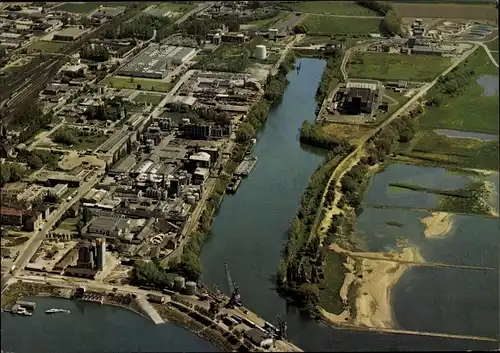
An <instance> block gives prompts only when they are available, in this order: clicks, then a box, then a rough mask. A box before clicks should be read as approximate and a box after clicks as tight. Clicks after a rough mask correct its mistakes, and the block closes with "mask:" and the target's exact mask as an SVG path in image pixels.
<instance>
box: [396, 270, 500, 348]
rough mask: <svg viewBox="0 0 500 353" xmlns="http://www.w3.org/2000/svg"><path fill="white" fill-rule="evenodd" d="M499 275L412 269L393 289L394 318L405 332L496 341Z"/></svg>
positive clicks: (478, 272) (494, 273)
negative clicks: (484, 338) (439, 333)
mask: <svg viewBox="0 0 500 353" xmlns="http://www.w3.org/2000/svg"><path fill="white" fill-rule="evenodd" d="M498 285H499V274H498V272H493V271H477V270H463V269H454V268H430V267H412V268H410V269H409V270H408V271H407V272H406V273H405V274H404V275H403V277H402V278H401V279H400V280H399V282H398V283H397V284H396V286H395V287H394V288H393V292H392V293H393V295H392V305H393V308H394V316H395V319H396V321H397V323H398V324H399V326H400V327H401V328H404V329H407V330H416V331H426V332H443V333H449V334H456V335H471V336H482V337H491V338H498V332H499V331H498V330H499V322H498V312H499V302H498V295H499V286H498Z"/></svg>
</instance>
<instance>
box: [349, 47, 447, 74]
mask: <svg viewBox="0 0 500 353" xmlns="http://www.w3.org/2000/svg"><path fill="white" fill-rule="evenodd" d="M450 64H451V63H450V59H448V58H442V57H436V56H428V55H420V56H418V55H400V54H388V53H368V52H365V53H356V54H354V55H353V56H352V57H351V58H350V62H349V63H348V66H347V71H348V73H349V76H350V77H357V78H371V79H378V80H383V81H390V80H408V81H432V80H433V79H434V78H435V77H436V76H437V75H439V74H440V73H441V72H443V71H444V70H446V68H447V67H448V66H449V65H450Z"/></svg>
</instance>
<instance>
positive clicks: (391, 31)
mask: <svg viewBox="0 0 500 353" xmlns="http://www.w3.org/2000/svg"><path fill="white" fill-rule="evenodd" d="M379 27H380V32H381V33H382V34H384V35H386V36H395V35H400V34H401V32H402V30H401V19H400V18H399V17H398V15H397V14H396V12H395V11H394V10H389V11H388V12H387V14H386V15H385V16H384V19H383V20H382V21H381V22H380V26H379Z"/></svg>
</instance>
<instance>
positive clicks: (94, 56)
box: [80, 43, 109, 62]
mask: <svg viewBox="0 0 500 353" xmlns="http://www.w3.org/2000/svg"><path fill="white" fill-rule="evenodd" d="M80 57H81V58H82V59H86V60H92V61H97V62H103V61H107V60H108V59H109V51H108V49H107V48H106V47H105V46H104V45H102V44H89V43H87V44H85V45H84V46H83V47H82V49H81V50H80Z"/></svg>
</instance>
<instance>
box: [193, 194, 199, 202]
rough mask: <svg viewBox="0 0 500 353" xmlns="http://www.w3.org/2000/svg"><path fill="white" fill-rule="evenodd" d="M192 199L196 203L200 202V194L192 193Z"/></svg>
mask: <svg viewBox="0 0 500 353" xmlns="http://www.w3.org/2000/svg"><path fill="white" fill-rule="evenodd" d="M194 199H195V200H196V201H199V200H200V194H199V193H197V192H195V193H194Z"/></svg>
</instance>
